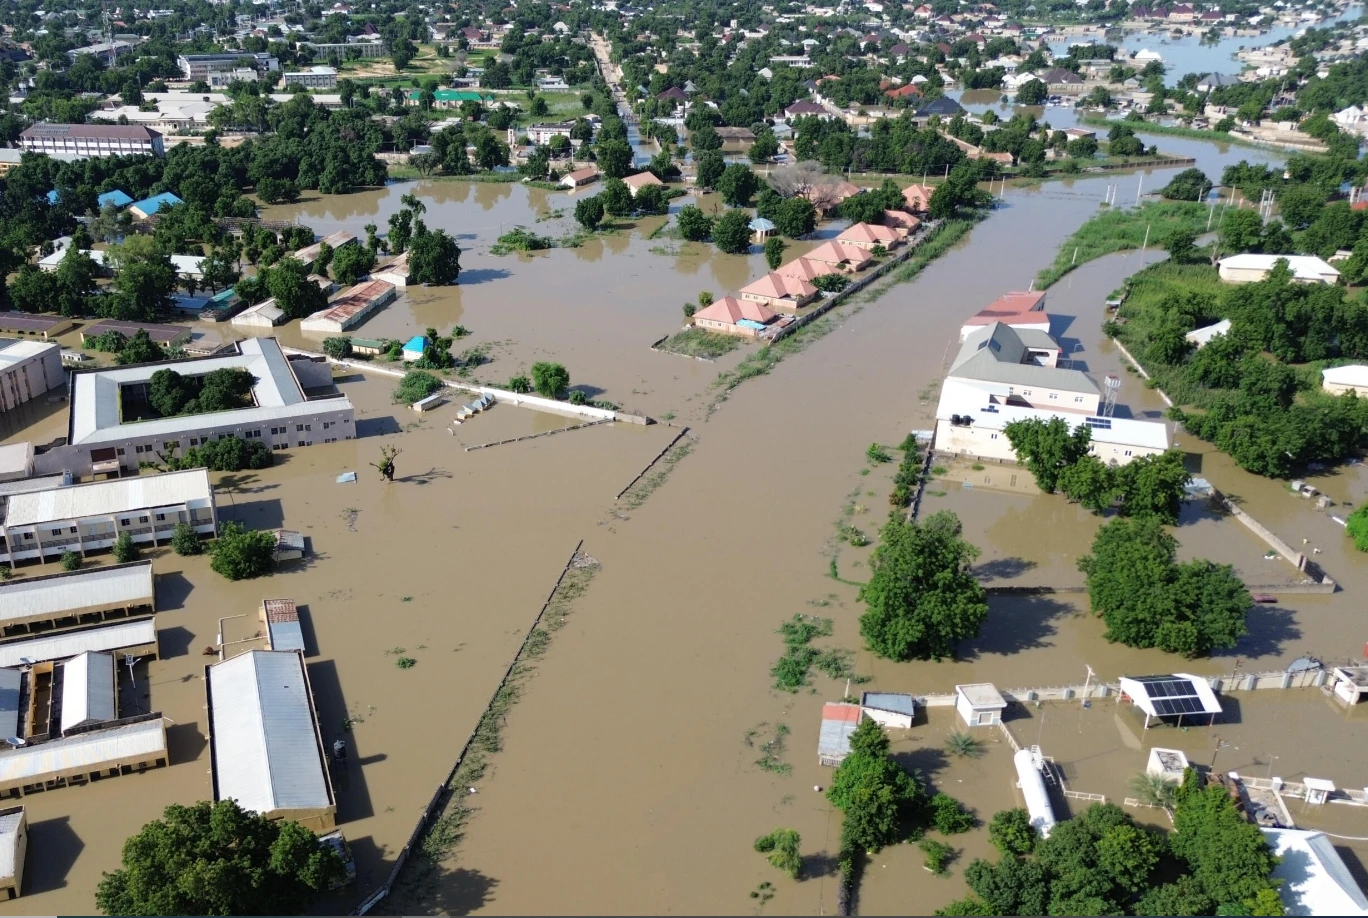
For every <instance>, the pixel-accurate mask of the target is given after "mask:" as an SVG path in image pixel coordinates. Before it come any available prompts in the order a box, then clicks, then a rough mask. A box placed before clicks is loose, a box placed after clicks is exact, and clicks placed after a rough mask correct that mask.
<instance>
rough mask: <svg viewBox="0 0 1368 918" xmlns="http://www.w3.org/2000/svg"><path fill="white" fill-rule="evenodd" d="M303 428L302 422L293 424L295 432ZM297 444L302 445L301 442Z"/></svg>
mask: <svg viewBox="0 0 1368 918" xmlns="http://www.w3.org/2000/svg"><path fill="white" fill-rule="evenodd" d="M303 429H304V425H303V424H296V425H295V433H299V432H300V431H301V430H303ZM299 445H300V446H303V445H304V444H303V443H301V444H299Z"/></svg>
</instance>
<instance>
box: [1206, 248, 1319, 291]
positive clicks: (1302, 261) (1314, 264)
mask: <svg viewBox="0 0 1368 918" xmlns="http://www.w3.org/2000/svg"><path fill="white" fill-rule="evenodd" d="M1279 261H1285V262H1287V266H1288V268H1290V269H1291V270H1292V280H1293V281H1295V282H1296V283H1299V284H1333V283H1336V282H1337V281H1338V280H1339V277H1340V273H1339V271H1337V270H1335V269H1334V268H1333V267H1331V266H1330V265H1329V264H1328V263H1327V262H1326V261H1325V260H1324V259H1321V258H1317V257H1316V256H1315V255H1259V254H1255V253H1249V252H1247V253H1245V254H1243V255H1231V256H1230V257H1228V258H1222V259H1221V260H1220V261H1219V262H1218V264H1219V265H1220V275H1221V280H1223V281H1225V282H1226V283H1228V284H1252V283H1257V282H1258V281H1261V280H1263V279H1264V278H1266V277H1268V275H1269V273H1271V272H1272V270H1273V266H1274V265H1276V264H1277V263H1278V262H1279Z"/></svg>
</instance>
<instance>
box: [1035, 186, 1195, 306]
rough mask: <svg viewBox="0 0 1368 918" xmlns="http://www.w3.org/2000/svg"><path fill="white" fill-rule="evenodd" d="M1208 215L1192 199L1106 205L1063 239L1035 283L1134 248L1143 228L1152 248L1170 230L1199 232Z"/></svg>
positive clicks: (1046, 282)
mask: <svg viewBox="0 0 1368 918" xmlns="http://www.w3.org/2000/svg"><path fill="white" fill-rule="evenodd" d="M1208 216H1209V215H1208V213H1207V208H1206V206H1205V205H1203V204H1198V203H1197V202H1195V201H1151V202H1148V203H1146V204H1142V205H1141V206H1140V207H1136V208H1131V209H1130V210H1117V209H1115V208H1110V207H1109V208H1107V209H1105V210H1103V211H1102V212H1101V213H1099V214H1098V215H1097V216H1095V217H1093V218H1092V219H1091V220H1089V221H1088V222H1086V223H1084V224H1083V225H1082V226H1080V227H1079V228H1078V231H1077V232H1075V233H1074V234H1073V235H1072V236H1070V237H1069V238H1068V239H1066V240H1064V244H1063V245H1062V246H1060V249H1059V254H1058V255H1056V256H1055V260H1054V263H1053V264H1051V265H1050V266H1049V267H1048V268H1045V269H1044V270H1042V271H1041V272H1040V273H1039V274H1038V275H1036V286H1037V287H1039V288H1040V289H1042V290H1043V289H1045V288H1047V287H1049V286H1051V285H1053V284H1054V283H1056V282H1057V281H1058V280H1059V279H1060V278H1062V277H1063V276H1064V275H1066V274H1068V273H1069V272H1070V271H1072V270H1073V269H1074V268H1078V267H1081V266H1082V265H1085V264H1087V263H1088V262H1090V261H1092V260H1093V259H1095V258H1101V257H1102V256H1103V255H1110V254H1112V253H1113V252H1124V251H1127V250H1130V249H1138V248H1140V246H1141V245H1143V244H1144V243H1145V236H1146V232H1148V235H1149V244H1150V245H1151V246H1153V247H1155V248H1159V246H1160V243H1161V242H1162V241H1163V240H1164V239H1165V238H1166V237H1167V236H1168V235H1169V234H1170V233H1172V232H1173V231H1174V230H1188V231H1190V232H1192V233H1194V234H1200V233H1202V232H1203V231H1204V230H1205V229H1206V224H1207V219H1208Z"/></svg>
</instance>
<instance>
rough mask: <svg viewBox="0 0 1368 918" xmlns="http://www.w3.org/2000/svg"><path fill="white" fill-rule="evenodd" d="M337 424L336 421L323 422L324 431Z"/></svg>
mask: <svg viewBox="0 0 1368 918" xmlns="http://www.w3.org/2000/svg"><path fill="white" fill-rule="evenodd" d="M336 423H337V422H336V421H324V422H323V429H324V430H327V429H328V428H329V427H331V426H333V425H334V424H336Z"/></svg>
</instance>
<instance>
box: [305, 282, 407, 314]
mask: <svg viewBox="0 0 1368 918" xmlns="http://www.w3.org/2000/svg"><path fill="white" fill-rule="evenodd" d="M393 289H394V285H393V284H389V283H386V282H385V281H378V280H372V281H366V282H364V283H360V284H357V285H356V286H355V287H352V288H351V289H349V290H348V291H347V292H346V293H344V294H342V295H341V296H340V297H338V298H337V299H335V300H333V301H332V303H331V304H329V306H328V308H327V309H320V310H319V311H318V312H316V313H314V314H313V315H311V316H309V319H321V320H325V321H333V322H345V321H346V320H348V319H350V318H351V317H352V316H354V315H356V314H357V313H358V312H362V311H363V310H365V309H366V307H368V306H369V305H370V304H371V303H373V302H375V300H376V299H378V298H379V297H382V296H388V295H389V293H390V291H391V290H393ZM306 321H307V320H306Z"/></svg>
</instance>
